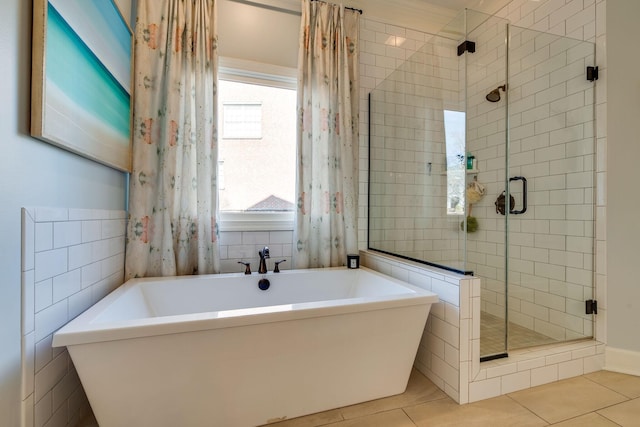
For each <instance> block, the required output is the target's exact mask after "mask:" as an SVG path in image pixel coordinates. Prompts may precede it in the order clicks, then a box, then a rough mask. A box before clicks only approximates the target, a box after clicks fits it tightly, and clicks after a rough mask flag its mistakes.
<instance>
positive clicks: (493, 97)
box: [485, 85, 507, 102]
mask: <svg viewBox="0 0 640 427" xmlns="http://www.w3.org/2000/svg"><path fill="white" fill-rule="evenodd" d="M500 89H502V90H503V91H506V90H507V85H502V86H498V87H497V88H495V89H494V90H492V91H491V92H489V93H488V94H487V96H486V97H485V98H487V101H489V102H498V101H500Z"/></svg>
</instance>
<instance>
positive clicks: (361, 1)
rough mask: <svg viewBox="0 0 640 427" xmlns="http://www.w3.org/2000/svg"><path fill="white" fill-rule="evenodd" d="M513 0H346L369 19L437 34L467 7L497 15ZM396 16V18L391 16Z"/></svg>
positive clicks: (348, 4) (345, 0)
mask: <svg viewBox="0 0 640 427" xmlns="http://www.w3.org/2000/svg"><path fill="white" fill-rule="evenodd" d="M510 1H511V0H344V4H345V5H347V6H351V7H355V8H358V9H362V10H363V12H364V16H366V17H367V18H370V19H373V20H378V21H381V22H386V23H390V24H395V25H402V26H404V27H407V28H411V29H415V30H420V31H424V32H427V33H431V34H435V33H437V32H438V31H439V30H440V29H442V28H443V27H444V26H445V25H447V24H448V23H449V22H451V20H452V19H453V18H454V17H456V15H458V14H459V13H460V12H461V11H462V10H464V9H465V8H467V9H473V10H476V11H479V12H484V13H487V14H494V13H496V12H497V11H499V10H500V9H501V8H502V7H504V6H506V5H507V4H508V3H510ZM389 17H392V18H389Z"/></svg>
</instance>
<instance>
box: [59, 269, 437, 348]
mask: <svg viewBox="0 0 640 427" xmlns="http://www.w3.org/2000/svg"><path fill="white" fill-rule="evenodd" d="M330 270H341V271H342V270H349V269H347V268H346V267H331V268H314V269H299V270H284V271H282V272H281V273H279V274H283V275H284V274H299V273H310V272H314V271H321V272H327V271H330ZM360 270H362V271H365V272H366V273H369V274H372V275H375V276H379V277H383V278H384V279H387V280H389V281H392V282H394V283H395V284H397V285H399V286H401V287H403V288H406V289H408V290H409V291H410V292H406V293H399V294H391V295H382V296H365V297H357V298H344V299H334V300H324V301H314V302H304V303H296V304H291V305H288V304H283V305H275V306H267V307H263V308H262V309H263V311H264V312H261V313H257V314H245V315H237V316H231V317H218V313H220V312H217V311H216V312H202V313H189V314H179V315H170V316H160V317H145V318H141V319H128V320H119V321H111V322H96V323H93V320H94V319H95V318H96V317H98V316H99V315H100V314H101V313H102V312H103V311H104V310H106V309H107V308H108V307H109V306H110V305H111V304H112V303H113V302H114V301H115V300H117V299H118V298H120V297H121V296H123V295H124V294H125V293H126V292H128V291H129V290H130V289H132V288H133V287H135V286H136V285H138V284H140V283H147V282H159V281H160V282H164V281H171V280H176V279H177V278H178V279H179V280H189V281H190V280H206V279H209V278H211V277H215V278H219V279H223V278H234V277H242V276H243V274H242V273H224V274H211V275H198V276H173V277H146V278H137V279H131V280H128V281H127V282H125V283H124V284H122V285H121V286H120V287H118V288H117V289H115V290H113V291H112V292H111V293H109V294H108V295H107V296H105V297H104V298H103V299H101V300H100V301H98V302H97V303H95V304H94V305H93V306H91V307H89V309H87V310H86V311H85V312H83V313H82V314H80V315H79V316H77V317H76V318H75V319H72V320H70V321H69V323H67V324H66V325H64V326H63V327H62V328H60V329H59V330H58V331H56V332H55V333H54V336H53V342H52V346H53V347H64V346H72V345H81V344H94V343H100V342H106V341H118V340H123V339H135V338H144V337H152V336H159V335H170V334H179V333H187V332H198V331H205V330H213V329H223V328H232V327H241V326H250V325H255V324H265V323H273V322H283V321H292V320H298V319H310V318H317V317H324V316H335V315H340V314H348V313H360V312H366V311H374V310H384V309H391V308H399V307H406V306H414V305H425V306H429V308H430V306H431V304H434V303H437V302H438V301H439V298H438V295H437V294H435V293H434V292H431V291H429V290H425V289H422V288H420V287H418V286H415V285H411V284H409V283H407V282H404V281H401V280H398V279H396V278H394V277H391V276H387V275H385V274H382V273H379V272H377V271H374V270H371V269H368V268H366V267H360ZM269 276H270V275H268V276H267V277H269ZM255 277H256V281H257V280H258V279H259V277H261V276H260V275H256V276H255ZM256 283H257V282H256ZM287 306H291V308H289V309H285V307H287ZM268 309H272V310H268Z"/></svg>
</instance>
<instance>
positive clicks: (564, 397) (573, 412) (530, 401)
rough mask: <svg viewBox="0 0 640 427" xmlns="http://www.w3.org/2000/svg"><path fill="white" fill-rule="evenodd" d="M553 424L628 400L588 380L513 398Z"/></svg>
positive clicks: (549, 386) (573, 380)
mask: <svg viewBox="0 0 640 427" xmlns="http://www.w3.org/2000/svg"><path fill="white" fill-rule="evenodd" d="M509 397H511V398H513V399H514V400H515V401H516V402H518V403H520V404H521V405H522V406H524V407H525V408H527V409H529V410H530V411H532V412H533V413H535V414H536V415H538V416H539V417H541V418H543V419H544V420H546V421H547V422H549V423H557V422H560V421H564V420H568V419H569V418H574V417H577V416H579V415H584V414H586V413H589V412H593V411H596V410H598V409H602V408H606V407H607V406H611V405H615V404H616V403H620V402H624V401H625V400H628V398H627V397H625V396H623V395H622V394H619V393H616V392H615V391H613V390H610V389H608V388H606V387H604V386H602V385H600V384H596V383H595V382H593V381H590V380H588V379H586V378H584V377H577V378H571V379H568V380H563V381H559V382H556V383H551V384H545V385H543V386H538V387H534V388H530V389H528V390H522V391H517V392H515V393H511V394H509Z"/></svg>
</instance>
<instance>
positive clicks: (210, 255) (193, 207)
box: [126, 0, 220, 278]
mask: <svg viewBox="0 0 640 427" xmlns="http://www.w3.org/2000/svg"><path fill="white" fill-rule="evenodd" d="M215 12H216V2H215V0H139V1H138V19H137V22H136V29H135V59H134V87H135V92H134V107H133V111H134V114H133V133H134V135H133V172H132V174H131V182H130V209H129V223H128V228H127V246H126V276H127V278H131V277H144V276H174V275H185V274H196V273H199V274H204V273H212V272H217V271H218V270H219V263H220V261H219V254H218V245H217V240H218V239H217V234H218V231H217V226H216V213H217V209H216V205H217V190H216V172H217V130H216V126H217V124H216V123H217V122H216V117H217V112H216V105H217V99H216V98H217V97H216V82H217V76H216V73H217V52H216V43H217V36H216V32H215V31H216V24H215Z"/></svg>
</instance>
